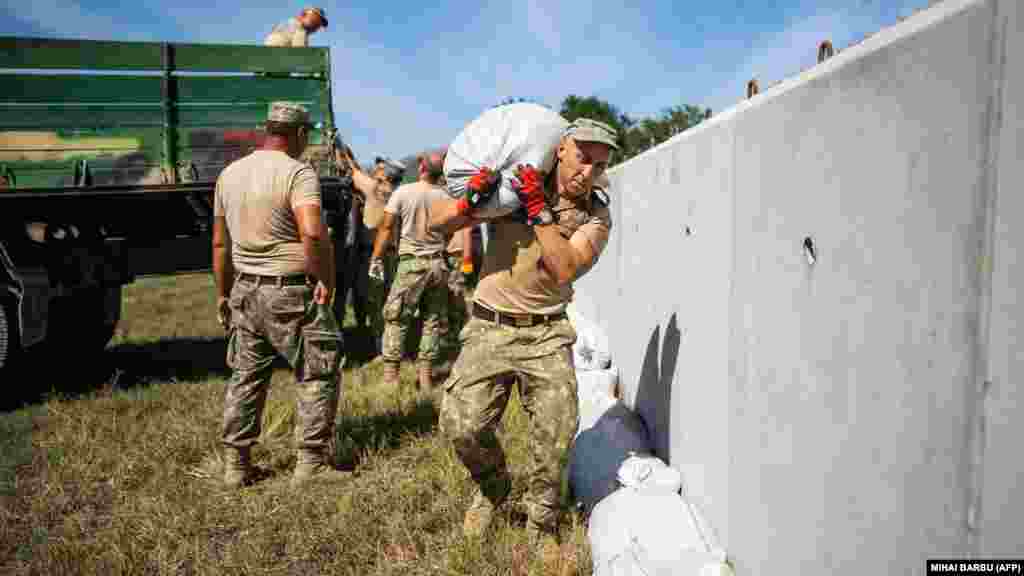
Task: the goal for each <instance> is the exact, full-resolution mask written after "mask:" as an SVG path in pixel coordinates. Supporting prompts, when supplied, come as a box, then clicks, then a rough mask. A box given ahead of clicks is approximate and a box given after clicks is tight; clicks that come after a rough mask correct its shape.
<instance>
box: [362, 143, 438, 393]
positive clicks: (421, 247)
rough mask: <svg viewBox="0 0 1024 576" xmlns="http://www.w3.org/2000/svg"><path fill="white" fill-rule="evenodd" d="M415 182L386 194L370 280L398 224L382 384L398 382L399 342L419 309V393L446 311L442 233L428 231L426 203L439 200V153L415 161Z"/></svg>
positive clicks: (428, 376)
mask: <svg viewBox="0 0 1024 576" xmlns="http://www.w3.org/2000/svg"><path fill="white" fill-rule="evenodd" d="M418 162H419V179H418V181H416V182H413V183H411V184H405V185H403V186H400V187H399V188H398V189H397V190H395V191H394V193H392V194H391V197H390V199H389V200H388V203H387V206H386V207H385V208H384V218H383V220H382V222H381V227H380V230H379V231H378V233H377V241H376V244H375V245H374V257H373V259H372V261H371V262H372V263H371V273H370V276H371V277H373V278H377V279H378V281H379V280H380V279H381V276H382V275H383V274H382V268H383V266H384V263H383V262H382V261H381V259H380V258H381V253H382V251H383V248H384V246H387V245H388V244H389V243H390V241H391V238H392V236H393V234H394V230H395V228H396V223H398V224H399V226H397V227H398V228H399V230H400V233H401V237H400V239H399V243H398V269H397V272H396V274H395V277H394V281H393V283H392V286H391V290H390V292H389V293H388V298H387V302H386V303H385V304H384V310H383V317H384V322H385V326H384V335H383V342H382V345H381V358H382V359H383V361H384V386H385V387H386V388H394V387H396V386H397V384H398V381H399V379H398V369H399V365H400V363H401V361H402V344H403V343H404V342H405V336H406V334H407V333H408V331H409V327H410V326H412V325H413V323H414V318H415V313H416V311H417V310H419V311H420V312H421V314H422V319H423V333H422V336H421V338H420V349H419V357H418V361H419V370H418V372H419V378H418V380H417V381H418V384H419V387H420V388H421V389H429V388H430V387H432V386H433V379H434V378H433V367H434V365H435V364H437V361H438V359H439V357H440V354H441V338H442V336H443V334H442V332H441V328H442V325H443V318H444V316H445V315H446V308H447V281H448V270H447V262H446V261H445V253H444V247H445V237H444V234H443V232H440V231H437V230H431V229H430V228H429V226H428V224H429V222H430V213H429V208H430V204H431V203H432V202H433V201H435V200H439V199H442V198H444V197H445V196H444V190H443V189H442V188H441V187H440V186H438V185H437V182H438V178H439V176H440V173H441V165H442V164H441V153H440V152H437V151H435V152H429V153H426V154H423V155H421V156H420V157H419V159H418Z"/></svg>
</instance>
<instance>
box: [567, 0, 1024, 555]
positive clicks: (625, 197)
mask: <svg viewBox="0 0 1024 576" xmlns="http://www.w3.org/2000/svg"><path fill="white" fill-rule="evenodd" d="M808 49H809V50H813V49H814V47H813V46H809V47H808ZM1022 71H1024V9H1022V7H1021V3H1020V2H1018V0H989V1H953V0H948V1H947V2H944V3H941V4H938V5H936V6H933V7H931V8H929V9H928V10H926V11H924V12H921V13H918V14H917V15H915V16H914V17H912V18H910V19H908V20H906V21H904V22H902V23H900V24H899V25H897V26H895V27H893V28H890V29H886V30H883V31H881V32H880V33H878V34H876V35H875V36H873V37H871V38H869V39H868V40H866V41H864V42H863V43H861V44H859V45H857V46H855V47H851V48H849V49H847V50H844V51H843V52H841V53H839V54H836V56H834V57H833V58H831V59H830V60H828V61H826V62H825V63H823V64H821V65H819V66H817V67H815V68H814V69H812V70H809V71H807V72H805V73H804V74H802V75H800V76H799V77H796V78H792V79H790V80H787V81H786V82H784V83H782V84H781V85H778V86H776V87H773V88H772V89H771V90H768V91H766V92H764V93H762V94H761V95H759V96H757V97H755V98H753V99H752V100H748V101H744V102H742V103H741V104H739V105H738V106H737V107H736V108H734V109H732V110H729V111H726V112H723V113H721V114H719V115H718V116H716V117H714V118H712V120H711V121H709V122H707V123H705V124H703V125H701V126H700V127H698V128H695V129H693V130H691V131H689V132H687V133H685V134H683V135H681V136H680V137H677V138H676V139H673V140H671V141H669V142H667V143H665V144H663V145H661V146H659V147H658V148H656V149H654V150H652V151H649V152H648V153H646V154H644V155H642V156H640V157H638V158H636V159H633V160H631V161H630V162H628V163H626V164H624V165H622V166H621V167H618V168H616V169H615V170H613V171H612V174H611V178H612V183H613V189H614V192H615V193H614V195H613V199H612V201H613V206H612V210H613V216H614V218H615V222H614V227H613V231H612V239H611V241H610V243H609V246H608V249H607V251H606V252H605V253H604V254H603V255H602V258H601V261H600V262H599V263H598V265H597V267H596V268H595V269H594V270H593V271H591V272H590V273H589V274H588V275H587V276H586V277H585V278H583V279H582V280H581V281H579V282H578V284H577V288H578V290H577V307H578V309H579V311H580V312H581V313H582V314H584V315H586V316H588V317H589V318H591V319H593V320H594V321H596V322H598V323H599V324H600V325H602V326H603V327H604V328H605V329H606V330H607V331H608V334H609V337H610V340H611V344H612V353H613V359H614V361H615V362H616V363H617V364H618V365H619V367H620V370H621V376H622V382H623V385H624V388H625V391H626V396H627V398H628V399H629V401H630V402H632V403H633V404H634V406H635V407H636V408H637V409H638V410H639V411H640V412H641V414H642V415H643V416H644V418H645V419H646V420H647V422H648V424H649V426H651V427H652V428H653V429H654V436H655V439H656V443H657V448H658V451H659V453H660V455H662V456H663V457H665V458H666V459H668V460H669V461H670V463H671V464H672V465H673V466H675V467H677V468H678V469H680V470H681V471H682V472H683V473H684V476H685V478H686V482H687V492H688V494H689V496H690V497H691V498H692V499H694V500H695V501H696V503H697V504H698V505H699V506H700V507H701V508H702V510H703V511H704V513H705V514H706V515H707V516H708V518H709V520H710V521H711V523H712V524H713V525H714V526H715V529H716V531H717V532H718V537H719V539H720V540H721V543H722V544H723V545H724V546H726V547H727V548H728V549H729V550H730V552H731V553H732V554H733V556H734V557H735V561H736V566H737V570H738V572H739V573H744V574H780V573H797V574H820V573H836V574H860V573H878V572H879V571H880V570H881V571H884V572H886V573H901V574H904V573H908V574H923V573H924V560H925V559H926V558H929V557H932V558H934V557H943V556H945V557H950V556H953V557H957V556H961V557H962V556H965V555H971V554H984V555H1003V556H1017V557H1024V458H1022V450H1021V448H1020V443H1021V441H1024V403H1022V401H1024V388H1022V385H1021V378H1022V376H1024V352H1022V348H1021V346H1020V345H1019V344H1018V340H1019V338H1018V337H1019V336H1024V304H1022V303H1020V302H1019V301H1018V299H1017V287H1018V286H1021V285H1022V284H1024V260H1021V258H1019V257H1018V255H1017V252H1018V248H1020V247H1024V227H1022V225H1021V219H1022V218H1024V216H1022V215H1024V196H1022V194H1021V182H1024V169H1022V165H1024V164H1022V160H1024V152H1022V149H1021V134H1022V131H1024V116H1022V110H1024V109H1022V102H1024V72H1022ZM805 239H809V240H810V242H811V244H812V245H813V248H814V251H815V255H816V258H815V259H814V260H813V263H812V262H811V259H810V258H808V254H807V250H806V249H805V247H804V245H805ZM986 382H991V384H990V385H986V384H985V383H986Z"/></svg>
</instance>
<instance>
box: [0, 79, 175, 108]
mask: <svg viewBox="0 0 1024 576" xmlns="http://www.w3.org/2000/svg"><path fill="white" fill-rule="evenodd" d="M0 79H2V81H3V90H2V91H0V106H3V105H7V104H11V103H25V104H32V103H35V104H39V103H57V104H61V105H66V104H71V103H95V104H111V103H115V102H122V103H129V102H139V103H143V102H148V103H154V104H159V103H160V102H162V100H163V97H162V96H161V92H160V89H161V87H160V78H159V77H155V76H148V77H147V76H76V75H62V76H41V75H38V74H10V75H7V74H5V75H3V76H0Z"/></svg>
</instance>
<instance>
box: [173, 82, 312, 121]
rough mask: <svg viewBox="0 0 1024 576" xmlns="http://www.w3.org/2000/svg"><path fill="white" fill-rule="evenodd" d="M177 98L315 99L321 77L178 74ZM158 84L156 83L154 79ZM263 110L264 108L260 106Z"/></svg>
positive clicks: (191, 100)
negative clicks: (318, 78)
mask: <svg viewBox="0 0 1024 576" xmlns="http://www.w3.org/2000/svg"><path fill="white" fill-rule="evenodd" d="M175 81H176V82H177V96H178V102H181V103H183V104H192V103H204V102H207V103H234V102H240V103H242V102H260V103H268V104H269V103H270V102H272V101H274V100H300V101H306V102H313V101H316V100H319V98H320V96H321V94H320V92H321V86H322V85H323V81H322V80H317V79H313V78H256V77H253V76H179V77H176V78H175ZM158 88H159V83H158ZM264 114H266V110H264Z"/></svg>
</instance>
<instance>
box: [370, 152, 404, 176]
mask: <svg viewBox="0 0 1024 576" xmlns="http://www.w3.org/2000/svg"><path fill="white" fill-rule="evenodd" d="M374 164H380V165H382V166H384V175H385V176H386V177H387V178H388V179H389V180H399V179H401V178H402V176H403V175H404V174H405V166H403V165H402V164H401V163H400V162H395V161H394V160H392V159H391V158H385V157H383V156H377V158H376V159H375V160H374Z"/></svg>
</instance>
